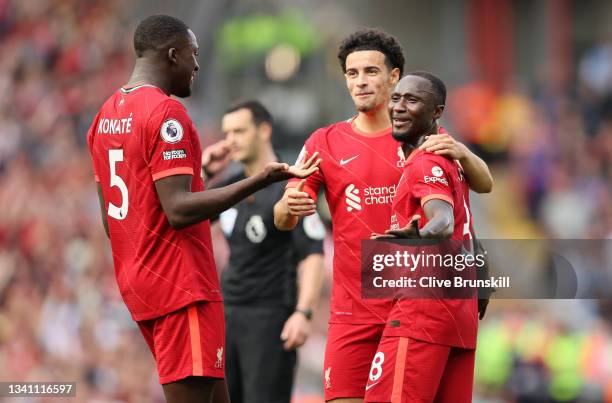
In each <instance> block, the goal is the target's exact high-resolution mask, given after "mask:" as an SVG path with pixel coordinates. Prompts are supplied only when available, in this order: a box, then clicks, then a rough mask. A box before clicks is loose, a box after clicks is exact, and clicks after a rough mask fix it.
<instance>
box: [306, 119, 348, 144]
mask: <svg viewBox="0 0 612 403" xmlns="http://www.w3.org/2000/svg"><path fill="white" fill-rule="evenodd" d="M347 130H350V123H349V121H347V120H343V121H340V122H335V123H332V124H330V125H328V126H324V127H320V128H318V129H317V130H315V131H314V132H312V134H311V135H310V137H309V138H308V140H309V141H311V142H321V141H326V140H327V139H329V137H333V136H337V135H340V134H342V133H346V131H347Z"/></svg>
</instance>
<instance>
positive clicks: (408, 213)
mask: <svg viewBox="0 0 612 403" xmlns="http://www.w3.org/2000/svg"><path fill="white" fill-rule="evenodd" d="M431 199H440V200H444V201H446V202H448V203H450V204H451V205H452V206H453V215H454V220H455V227H454V231H453V235H452V237H451V239H454V240H462V241H467V240H471V239H472V238H473V237H472V234H473V233H474V232H473V229H472V216H471V213H470V198H469V186H468V183H467V181H466V179H465V177H464V175H463V171H462V169H461V166H460V165H459V163H458V162H456V161H453V160H450V159H448V158H445V157H443V156H439V155H435V154H433V153H428V152H425V151H420V150H415V151H414V152H413V153H412V154H411V155H410V156H409V157H408V158H407V159H406V163H405V167H404V173H403V175H402V178H401V179H400V181H399V184H398V188H397V196H396V197H395V200H394V201H393V216H392V217H391V221H392V225H391V228H394V229H397V228H403V227H405V226H406V225H408V223H409V222H410V220H411V218H412V216H413V215H415V214H418V215H420V216H421V221H420V223H419V225H420V226H421V227H423V226H424V225H425V224H426V223H427V217H426V216H425V212H424V210H423V207H422V206H423V205H424V204H425V203H426V202H427V201H429V200H431ZM470 243H471V242H470ZM470 249H473V248H470ZM477 331H478V303H477V300H476V299H475V298H474V299H399V300H397V301H396V302H395V304H394V306H393V309H392V310H391V313H390V314H389V318H388V320H387V327H386V329H385V335H386V336H402V337H412V338H414V339H418V340H423V341H426V342H429V343H436V344H444V345H449V346H454V347H462V348H476V333H477Z"/></svg>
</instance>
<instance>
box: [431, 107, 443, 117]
mask: <svg viewBox="0 0 612 403" xmlns="http://www.w3.org/2000/svg"><path fill="white" fill-rule="evenodd" d="M443 112H444V105H437V106H436V108H435V109H434V115H433V117H434V119H436V120H437V119H440V117H441V116H442V113H443Z"/></svg>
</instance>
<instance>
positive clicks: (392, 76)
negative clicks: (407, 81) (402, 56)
mask: <svg viewBox="0 0 612 403" xmlns="http://www.w3.org/2000/svg"><path fill="white" fill-rule="evenodd" d="M399 79H400V70H399V69H398V68H397V67H395V68H393V70H391V74H390V80H391V84H393V85H396V84H397V83H398V81H399Z"/></svg>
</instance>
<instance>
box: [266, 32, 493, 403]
mask: <svg viewBox="0 0 612 403" xmlns="http://www.w3.org/2000/svg"><path fill="white" fill-rule="evenodd" d="M338 59H339V61H340V66H341V68H342V72H343V73H344V76H345V79H346V86H347V88H348V91H349V93H350V96H351V98H352V100H353V103H354V104H355V108H356V110H357V114H356V115H355V116H354V117H353V118H351V119H348V120H347V121H342V122H338V123H335V124H332V125H330V126H328V127H324V128H321V129H318V130H316V131H315V132H314V133H312V134H311V135H310V137H309V138H308V140H306V143H305V144H304V150H305V151H306V152H308V153H309V154H311V155H312V154H313V153H315V152H318V153H319V154H320V155H321V157H322V162H321V165H320V167H319V171H317V172H316V173H315V174H313V175H311V176H309V177H308V178H307V179H306V180H303V181H299V180H290V181H289V184H288V185H287V189H286V190H285V193H284V195H283V198H282V199H281V200H280V201H279V202H278V203H277V204H276V206H275V208H274V223H275V225H276V226H277V227H278V228H279V229H284V230H289V229H292V228H294V227H295V226H296V225H297V223H298V219H299V217H304V216H307V215H310V214H314V212H315V201H316V198H317V194H318V192H319V189H323V190H324V191H325V198H326V199H327V202H328V204H329V208H330V212H331V217H332V223H333V239H334V268H333V270H334V276H333V285H332V297H331V304H330V305H331V306H330V311H331V312H330V319H329V328H328V334H327V344H326V346H325V363H324V370H323V387H324V390H325V400H326V401H333V402H334V403H340V402H343V403H347V402H362V401H363V396H364V388H365V386H366V382H367V379H368V372H369V370H370V364H371V362H372V358H373V357H374V354H375V353H376V348H377V347H378V344H379V341H380V338H381V336H382V333H383V331H384V327H385V319H386V318H387V316H388V314H389V310H390V309H391V300H390V299H388V300H384V299H364V298H362V297H361V291H362V290H361V259H360V256H361V252H360V250H361V241H362V240H364V239H368V238H369V237H370V234H371V233H372V232H378V233H382V232H384V231H385V230H386V229H388V228H389V223H390V221H389V220H390V217H391V201H392V200H393V197H394V196H395V193H396V188H397V184H398V182H399V180H400V177H401V175H402V171H403V166H404V162H405V161H404V154H403V152H402V151H401V148H400V144H399V143H398V142H397V141H396V140H395V139H394V138H393V137H392V136H391V121H390V119H389V113H388V111H387V105H388V103H389V99H390V96H391V93H392V92H393V89H394V88H395V85H396V84H397V82H398V80H399V79H400V77H401V76H402V72H403V68H404V55H403V53H402V48H401V46H400V45H399V42H398V41H397V39H396V38H394V37H393V36H391V35H389V34H387V33H385V32H383V31H380V30H376V29H364V30H360V31H357V32H355V33H353V34H352V35H350V36H348V37H347V38H346V39H345V40H344V41H343V42H342V44H341V45H340V48H339V49H338ZM441 130H442V129H441ZM433 133H438V132H433ZM422 147H424V148H426V149H428V150H429V151H434V152H436V153H440V154H443V155H447V156H449V157H450V158H453V159H456V160H459V161H461V164H462V165H463V168H464V169H465V173H466V177H467V181H468V183H469V185H470V187H471V188H472V189H473V190H474V191H477V192H489V191H491V188H492V186H493V181H492V178H491V175H490V173H489V170H488V167H487V165H486V164H485V163H484V161H482V160H481V159H480V158H478V157H477V156H476V155H474V154H473V153H472V152H470V151H469V150H468V149H467V147H466V146H465V145H463V144H461V143H459V142H457V141H455V140H454V139H453V138H452V137H451V136H449V135H448V134H440V135H436V136H430V138H429V139H428V140H427V141H426V142H425V143H423V144H422ZM299 160H301V159H299Z"/></svg>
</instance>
